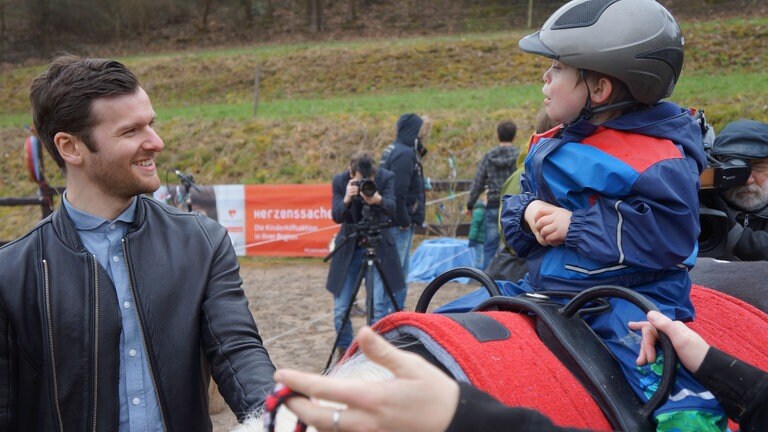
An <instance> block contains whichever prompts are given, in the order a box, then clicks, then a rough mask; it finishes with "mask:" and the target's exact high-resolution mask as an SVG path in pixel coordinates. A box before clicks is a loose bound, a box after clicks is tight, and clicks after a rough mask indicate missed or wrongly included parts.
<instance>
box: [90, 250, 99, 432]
mask: <svg viewBox="0 0 768 432" xmlns="http://www.w3.org/2000/svg"><path fill="white" fill-rule="evenodd" d="M91 257H92V258H93V261H92V262H93V285H94V293H93V302H94V319H93V322H94V325H93V419H92V420H93V429H92V430H93V432H96V424H97V423H96V418H97V413H98V407H99V397H98V395H99V264H98V261H97V260H96V255H92V256H91Z"/></svg>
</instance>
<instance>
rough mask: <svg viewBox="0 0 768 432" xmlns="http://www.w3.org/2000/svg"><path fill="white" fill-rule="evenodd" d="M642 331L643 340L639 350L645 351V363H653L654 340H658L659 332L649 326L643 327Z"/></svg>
mask: <svg viewBox="0 0 768 432" xmlns="http://www.w3.org/2000/svg"><path fill="white" fill-rule="evenodd" d="M642 332H643V341H642V343H641V347H640V350H641V351H643V352H644V353H645V361H646V363H653V362H655V361H656V340H658V338H659V334H658V333H657V332H656V329H654V328H653V327H651V326H645V327H643V331H642Z"/></svg>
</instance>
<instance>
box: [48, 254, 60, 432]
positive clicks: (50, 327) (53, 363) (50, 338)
mask: <svg viewBox="0 0 768 432" xmlns="http://www.w3.org/2000/svg"><path fill="white" fill-rule="evenodd" d="M43 275H44V279H45V281H44V286H45V313H46V315H47V318H48V348H49V349H50V350H51V373H52V374H53V376H52V377H51V382H52V383H53V404H54V407H55V408H56V420H57V422H58V425H57V429H58V430H59V431H60V432H63V431H64V421H63V420H62V418H61V407H60V402H59V384H58V382H57V381H56V355H55V353H54V350H53V313H52V312H51V285H50V283H49V279H48V261H47V260H43Z"/></svg>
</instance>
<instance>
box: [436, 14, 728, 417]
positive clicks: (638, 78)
mask: <svg viewBox="0 0 768 432" xmlns="http://www.w3.org/2000/svg"><path fill="white" fill-rule="evenodd" d="M519 45H520V48H521V49H522V50H523V51H525V52H528V53H532V54H536V55H541V56H544V57H547V58H549V59H551V60H552V64H551V66H550V67H549V69H547V70H546V72H545V73H544V75H543V79H544V86H543V88H542V92H543V93H544V96H545V99H544V105H545V109H546V112H547V115H548V116H549V117H550V118H551V119H552V120H553V121H555V122H556V123H559V124H560V126H557V127H555V128H554V129H552V130H550V131H547V132H545V133H543V134H541V135H535V136H534V137H533V138H532V142H531V145H530V151H529V155H528V156H527V158H526V160H525V173H524V174H523V176H522V178H521V193H520V194H518V195H511V196H507V197H505V198H504V199H503V202H502V209H501V218H500V219H501V226H502V229H503V234H504V236H505V239H506V243H507V245H508V246H510V247H512V248H513V249H514V250H515V251H516V252H517V254H518V255H519V256H521V257H524V258H526V259H527V263H528V264H527V265H528V273H527V274H526V275H525V276H524V278H523V279H522V280H520V281H518V282H517V283H511V282H499V285H500V289H501V291H502V292H503V293H504V294H507V295H518V294H520V293H523V292H531V291H572V292H574V291H581V290H584V289H586V288H589V287H593V286H596V285H619V286H624V287H628V288H631V289H633V290H636V291H637V292H639V293H641V294H643V295H645V296H646V297H647V298H648V299H649V300H651V301H652V302H654V303H655V304H656V305H657V306H658V307H659V309H660V310H661V312H662V313H664V314H665V315H667V316H669V317H670V318H672V319H675V320H683V321H689V320H692V319H693V318H694V310H693V305H692V304H691V301H690V298H689V294H690V289H691V280H690V278H689V276H688V270H689V269H690V268H691V267H693V264H694V263H695V260H696V255H697V251H698V246H697V239H698V235H699V229H700V225H699V206H698V196H697V191H698V188H699V174H700V172H701V170H702V169H703V167H704V166H705V164H706V161H705V154H704V149H703V145H702V136H701V129H700V126H699V124H698V123H697V122H696V120H695V119H694V118H693V116H692V115H691V113H690V112H689V110H687V109H683V108H681V107H679V106H677V105H675V104H673V103H670V102H660V101H661V99H663V98H666V97H668V96H670V95H671V94H672V91H673V89H674V87H675V84H676V82H677V80H678V78H679V76H680V73H681V70H682V66H683V36H682V33H681V31H680V28H679V26H678V24H677V22H676V21H675V19H674V18H673V17H672V15H671V14H670V13H669V12H668V11H667V10H666V9H664V7H662V6H661V5H659V4H658V3H657V2H655V1H653V0H618V1H615V0H613V1H612V0H573V1H571V2H569V3H567V4H566V5H564V6H563V7H561V8H560V9H559V10H557V11H556V12H555V13H554V14H553V15H552V16H551V17H550V18H549V19H548V20H547V21H546V22H545V23H544V26H543V27H542V28H541V30H540V31H538V32H536V33H533V34H531V35H529V36H527V37H525V38H523V39H522V40H520V43H519ZM482 296H483V294H482V292H478V293H473V294H470V295H469V296H465V297H463V298H461V299H458V300H457V301H455V302H453V303H450V304H448V305H445V306H443V307H442V308H441V309H440V311H441V312H442V311H446V312H447V311H459V310H466V309H467V308H468V307H471V306H474V305H475V304H477V303H478V301H479V300H480V297H482ZM485 296H486V297H487V295H485ZM611 306H612V308H611V310H610V311H608V312H605V313H601V314H597V315H593V316H588V317H587V318H586V320H587V322H588V323H589V325H590V327H591V328H592V329H593V330H594V331H595V333H596V334H597V335H598V336H600V337H601V338H602V339H603V340H604V342H605V343H606V345H607V346H608V348H609V349H610V350H611V351H612V352H613V354H614V355H615V356H616V358H617V360H618V361H619V363H620V364H621V366H622V370H623V371H624V374H625V375H626V377H627V379H628V380H629V382H630V384H631V386H632V388H633V389H634V390H635V392H636V393H637V394H638V395H639V396H640V397H641V398H643V399H644V400H647V399H648V398H649V397H650V396H652V395H653V392H654V390H655V388H656V386H657V384H658V379H659V377H660V370H659V369H660V363H658V362H657V363H656V364H654V365H645V366H643V367H638V366H637V365H636V364H635V359H636V358H637V356H638V353H639V351H640V337H639V336H638V335H637V334H636V333H634V332H632V331H631V330H630V329H628V327H627V324H626V323H627V321H640V320H642V319H643V318H644V314H643V313H642V312H641V311H640V310H639V309H638V308H636V307H634V306H632V305H631V304H629V303H628V302H625V301H623V300H620V299H613V300H611ZM677 376H678V378H677V380H676V383H675V386H674V388H673V390H672V393H671V396H670V398H669V399H668V400H667V401H666V402H665V403H664V404H663V405H662V406H661V407H660V408H659V409H658V410H657V411H656V412H655V414H654V416H655V419H656V421H657V425H658V426H657V427H658V430H697V431H709V430H724V429H725V427H726V417H725V415H724V413H723V410H722V409H721V407H720V406H719V405H718V403H717V401H716V400H715V399H714V398H713V397H712V394H711V393H709V392H708V391H706V390H705V389H704V387H702V386H701V385H700V384H699V383H698V382H697V381H696V380H695V379H693V377H692V376H691V375H690V373H688V372H687V371H685V370H682V369H681V370H680V371H678V375H677Z"/></svg>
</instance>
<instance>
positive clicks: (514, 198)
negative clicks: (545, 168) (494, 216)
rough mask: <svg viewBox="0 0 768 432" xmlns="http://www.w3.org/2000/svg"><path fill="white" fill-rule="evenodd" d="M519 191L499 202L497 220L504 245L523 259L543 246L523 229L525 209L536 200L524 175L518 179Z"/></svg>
mask: <svg viewBox="0 0 768 432" xmlns="http://www.w3.org/2000/svg"><path fill="white" fill-rule="evenodd" d="M520 190H521V192H522V193H520V194H517V195H507V196H505V197H504V199H502V200H501V212H500V215H499V219H500V221H501V229H502V232H503V233H504V241H505V243H506V245H507V246H509V247H511V248H512V249H514V251H515V253H516V254H517V256H519V257H521V258H525V257H527V256H529V255H530V254H532V253H533V252H535V251H537V250H540V249H542V248H543V247H544V246H542V245H541V244H539V242H538V241H536V236H534V235H533V233H531V232H530V231H529V230H526V229H525V228H524V221H525V209H526V208H528V204H530V203H531V201H533V200H534V199H536V197H535V196H534V194H533V192H532V191H531V187H530V183H529V182H528V179H527V176H526V174H525V173H523V174H522V175H521V177H520Z"/></svg>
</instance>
